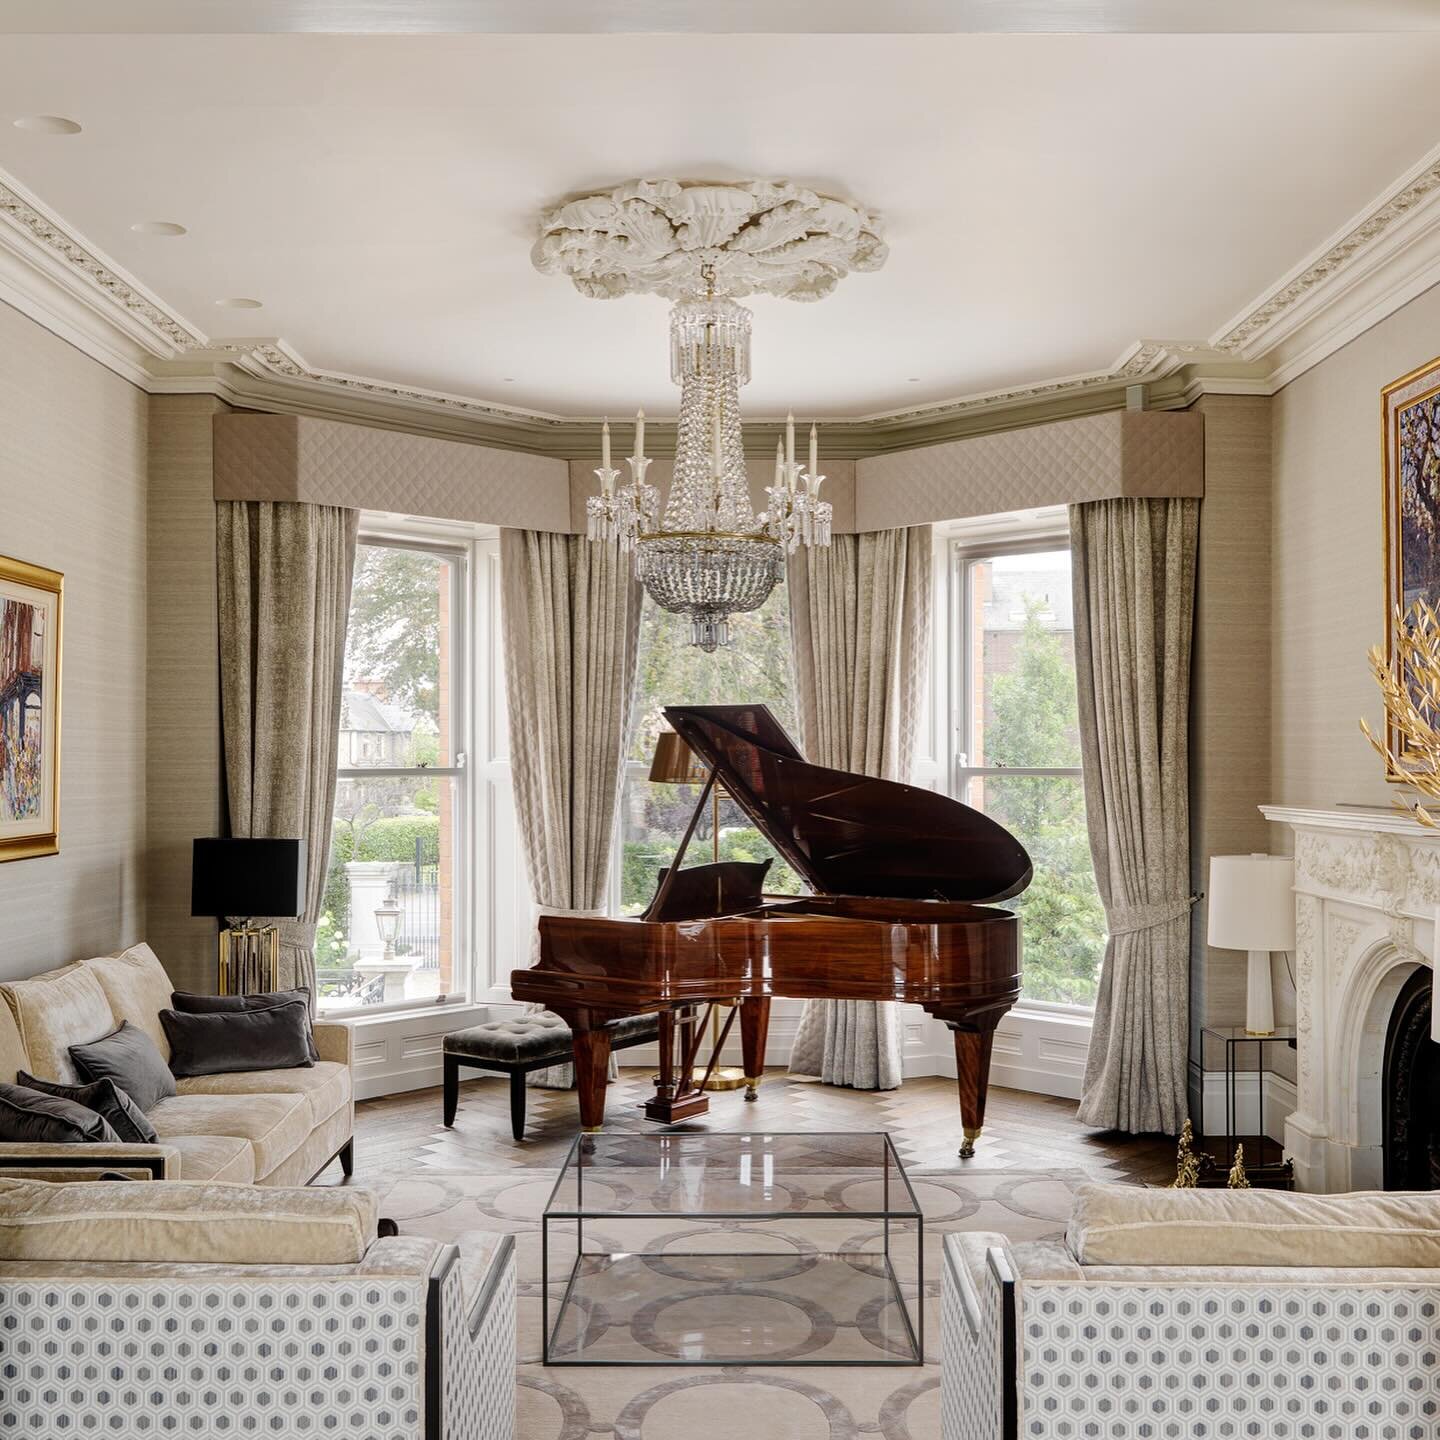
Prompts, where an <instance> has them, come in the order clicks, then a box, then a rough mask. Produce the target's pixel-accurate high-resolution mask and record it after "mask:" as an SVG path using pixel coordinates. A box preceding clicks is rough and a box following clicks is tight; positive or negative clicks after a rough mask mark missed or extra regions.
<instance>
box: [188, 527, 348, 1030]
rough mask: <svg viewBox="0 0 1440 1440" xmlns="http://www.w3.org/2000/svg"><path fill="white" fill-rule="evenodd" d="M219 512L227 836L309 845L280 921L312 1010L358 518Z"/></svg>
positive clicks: (284, 983)
mask: <svg viewBox="0 0 1440 1440" xmlns="http://www.w3.org/2000/svg"><path fill="white" fill-rule="evenodd" d="M216 510H217V514H216V530H215V535H216V550H217V560H218V565H217V569H218V573H219V617H220V703H221V725H222V733H223V741H224V749H225V785H226V793H227V797H228V801H229V811H230V833H231V834H232V835H235V836H241V837H244V836H255V837H257V838H263V839H270V838H275V839H278V838H289V837H298V838H300V839H303V840H304V841H305V858H306V905H305V913H304V914H303V915H302V916H301V917H300V918H299V919H298V920H289V919H280V920H279V921H278V922H277V923H278V924H279V927H280V986H281V988H282V989H286V990H288V989H292V988H294V987H295V986H297V985H303V986H305V987H306V988H307V989H308V990H309V991H310V995H311V1003H312V1005H313V1004H314V997H315V922H316V921H317V920H318V919H319V916H320V904H321V899H322V897H323V895H324V893H325V872H326V869H327V867H328V866H329V863H330V827H331V819H332V811H333V810H334V807H335V766H336V762H337V759H338V751H339V745H340V707H341V699H342V685H343V681H344V669H345V628H346V625H347V623H348V621H349V618H350V583H351V579H352V577H353V575H354V569H355V537H356V533H357V530H358V528H359V515H358V513H357V512H356V511H354V510H342V509H339V508H338V507H336V506H333V505H301V504H290V503H274V502H271V501H264V500H227V501H222V502H220V503H219V504H218V505H217V507H216Z"/></svg>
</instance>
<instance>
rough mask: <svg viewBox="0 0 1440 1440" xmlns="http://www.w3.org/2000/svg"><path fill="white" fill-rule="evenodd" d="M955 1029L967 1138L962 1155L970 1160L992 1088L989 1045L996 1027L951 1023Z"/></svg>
mask: <svg viewBox="0 0 1440 1440" xmlns="http://www.w3.org/2000/svg"><path fill="white" fill-rule="evenodd" d="M950 1028H951V1030H953V1031H954V1032H955V1077H956V1083H957V1084H958V1085H959V1087H960V1122H961V1124H962V1125H963V1126H964V1129H965V1138H964V1140H963V1141H962V1142H961V1144H960V1158H961V1159H962V1160H968V1159H970V1157H971V1156H972V1155H974V1153H975V1142H976V1141H977V1140H978V1139H979V1138H980V1131H981V1128H982V1127H983V1126H984V1124H985V1095H986V1092H987V1091H988V1090H989V1088H990V1048H991V1046H992V1045H993V1044H994V1041H995V1026H994V1025H993V1024H991V1025H987V1026H986V1027H985V1028H984V1029H975V1030H962V1029H961V1028H960V1027H959V1026H958V1025H954V1024H952V1025H951V1026H950Z"/></svg>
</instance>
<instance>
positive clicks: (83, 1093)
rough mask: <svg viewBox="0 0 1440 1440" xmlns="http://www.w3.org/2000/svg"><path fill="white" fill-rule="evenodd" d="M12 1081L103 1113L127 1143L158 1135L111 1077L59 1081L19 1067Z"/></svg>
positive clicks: (151, 1141)
mask: <svg viewBox="0 0 1440 1440" xmlns="http://www.w3.org/2000/svg"><path fill="white" fill-rule="evenodd" d="M15 1083H16V1084H17V1085H19V1086H21V1087H22V1088H23V1089H26V1090H38V1091H39V1092H40V1093H41V1094H42V1095H54V1096H57V1097H58V1098H59V1099H61V1100H73V1101H74V1102H75V1104H77V1105H83V1106H84V1107H85V1108H86V1109H87V1110H93V1111H94V1112H95V1113H96V1114H97V1115H103V1116H104V1117H105V1119H106V1120H107V1121H109V1123H110V1128H111V1129H112V1130H114V1132H115V1134H116V1135H117V1136H119V1138H120V1139H121V1140H123V1141H124V1142H125V1143H126V1144H128V1145H153V1144H154V1143H155V1141H156V1140H158V1139H159V1138H160V1137H159V1136H158V1135H157V1134H156V1133H155V1127H154V1126H153V1125H152V1124H151V1123H150V1121H149V1120H148V1119H147V1118H146V1116H145V1112H144V1111H143V1110H142V1109H141V1108H140V1107H139V1106H138V1105H137V1104H136V1103H135V1102H134V1101H133V1100H132V1099H131V1098H130V1097H129V1095H127V1094H126V1093H125V1091H123V1090H122V1089H121V1088H120V1087H119V1086H118V1085H117V1084H116V1083H115V1082H114V1081H113V1080H110V1079H105V1080H95V1081H92V1082H91V1083H90V1084H89V1085H59V1084H57V1083H56V1082H55V1081H53V1080H37V1079H36V1078H35V1076H33V1075H28V1074H26V1073H25V1071H23V1070H22V1071H21V1072H20V1073H19V1074H18V1075H17V1076H16V1077H15Z"/></svg>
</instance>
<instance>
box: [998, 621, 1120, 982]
mask: <svg viewBox="0 0 1440 1440" xmlns="http://www.w3.org/2000/svg"><path fill="white" fill-rule="evenodd" d="M1041 609H1042V607H1041V604H1040V603H1039V602H1037V601H1035V600H1034V599H1032V598H1031V597H1029V596H1027V597H1026V598H1025V621H1024V626H1023V628H1022V630H1021V634H1020V640H1019V644H1018V645H1017V646H1016V648H1015V652H1014V657H1013V665H1012V666H1011V667H1010V668H1009V669H1008V671H1007V672H1006V673H1002V674H998V675H995V676H994V677H993V678H992V679H991V680H990V714H989V717H988V719H987V721H986V725H985V763H986V764H987V765H1001V766H1013V767H1017V768H1018V767H1044V768H1047V769H1054V768H1066V767H1077V766H1079V764H1080V739H1079V735H1078V733H1077V718H1076V717H1077V708H1076V701H1075V667H1074V665H1073V663H1072V662H1071V660H1070V657H1069V656H1068V655H1067V654H1066V651H1065V645H1064V642H1063V640H1062V638H1061V637H1060V635H1058V634H1057V633H1056V632H1055V631H1053V630H1050V629H1048V628H1047V627H1046V626H1045V624H1044V622H1043V621H1042V619H1041ZM983 783H984V787H985V792H984V793H985V811H986V813H987V814H988V815H990V816H991V817H992V818H993V819H995V820H998V821H999V822H1000V823H1001V824H1002V825H1005V826H1006V827H1007V828H1008V829H1010V830H1011V831H1013V832H1014V833H1015V835H1016V836H1017V837H1018V838H1019V839H1020V841H1021V843H1022V844H1023V845H1024V846H1025V848H1026V849H1027V850H1028V851H1029V852H1030V858H1031V860H1032V862H1033V863H1034V866H1035V877H1034V879H1033V880H1032V881H1031V882H1030V888H1029V889H1028V890H1026V891H1025V893H1024V894H1023V895H1022V896H1020V897H1019V898H1018V899H1017V900H1015V901H1013V902H1011V905H1012V908H1013V909H1015V910H1016V911H1017V913H1018V914H1019V915H1020V917H1021V922H1022V925H1023V927H1024V931H1023V933H1024V946H1025V953H1024V964H1025V982H1024V983H1025V994H1026V995H1027V996H1029V997H1030V998H1031V999H1034V1000H1050V1001H1059V1002H1064V1003H1068V1004H1075V1005H1093V1004H1094V1003H1095V991H1096V985H1097V982H1098V979H1099V973H1100V962H1101V961H1102V960H1103V959H1104V955H1105V910H1104V907H1103V906H1102V905H1101V903H1100V893H1099V891H1098V890H1097V889H1096V888H1095V870H1094V866H1093V865H1092V863H1091V860H1090V841H1089V836H1088V834H1087V831H1086V828H1085V795H1084V791H1083V789H1082V787H1081V784H1080V781H1079V780H1078V779H1075V778H1072V777H1070V776H1050V775H999V776H997V775H987V776H986V777H985V779H984V782H983Z"/></svg>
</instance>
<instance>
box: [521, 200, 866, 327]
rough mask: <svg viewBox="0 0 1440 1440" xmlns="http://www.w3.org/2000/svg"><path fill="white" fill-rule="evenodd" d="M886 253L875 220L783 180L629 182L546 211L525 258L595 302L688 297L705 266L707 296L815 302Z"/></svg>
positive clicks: (698, 290)
mask: <svg viewBox="0 0 1440 1440" xmlns="http://www.w3.org/2000/svg"><path fill="white" fill-rule="evenodd" d="M888 254H889V249H888V247H887V246H886V244H885V242H884V240H883V239H882V238H881V235H880V221H879V218H878V217H877V216H875V215H872V214H871V213H870V212H869V211H867V210H863V209H861V207H860V206H858V205H853V204H851V203H850V202H849V201H846V200H835V199H833V198H831V197H830V196H827V195H817V194H816V193H815V191H813V190H806V189H804V188H803V187H801V186H799V185H792V184H790V183H789V182H780V183H776V182H773V181H769V180H742V181H737V182H734V183H718V182H709V181H701V182H694V183H692V182H689V181H681V180H631V181H628V182H627V183H626V184H624V185H620V186H617V187H616V188H615V189H614V190H609V191H605V192H604V193H601V194H596V195H586V196H584V197H583V198H582V199H579V200H571V201H569V202H568V203H567V204H564V205H561V206H559V207H558V208H557V209H555V210H554V211H552V212H551V213H550V214H548V215H546V216H545V217H544V218H543V219H542V221H541V223H540V238H539V239H538V240H537V241H536V242H535V246H534V248H533V249H532V250H531V252H530V258H531V259H532V260H533V261H534V263H535V268H536V269H537V270H540V271H542V272H543V273H544V274H546V275H568V276H569V277H570V279H571V280H572V281H573V282H574V284H575V288H576V289H577V290H578V291H579V292H580V293H581V294H582V295H587V296H589V297H590V298H591V299H595V300H609V299H613V298H615V297H616V296H618V295H632V294H654V295H663V296H665V297H666V298H667V299H670V300H685V299H691V298H694V297H696V296H699V295H703V294H704V293H705V289H706V286H705V281H704V280H703V279H702V278H701V269H702V267H705V266H709V267H713V273H714V286H715V293H716V294H717V295H722V296H729V297H731V298H734V297H737V296H741V295H753V294H756V293H763V294H766V295H778V296H781V297H782V298H784V299H786V300H820V299H823V298H824V297H825V296H826V295H828V294H829V293H830V292H831V291H832V290H833V289H834V288H835V287H836V285H838V284H839V283H840V281H841V280H842V279H843V278H844V277H845V276H846V275H848V274H849V273H850V272H851V271H852V270H878V269H879V268H880V267H881V266H882V265H883V264H884V263H885V257H886V256H887V255H888Z"/></svg>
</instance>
